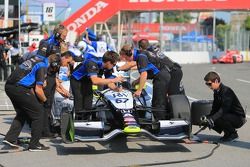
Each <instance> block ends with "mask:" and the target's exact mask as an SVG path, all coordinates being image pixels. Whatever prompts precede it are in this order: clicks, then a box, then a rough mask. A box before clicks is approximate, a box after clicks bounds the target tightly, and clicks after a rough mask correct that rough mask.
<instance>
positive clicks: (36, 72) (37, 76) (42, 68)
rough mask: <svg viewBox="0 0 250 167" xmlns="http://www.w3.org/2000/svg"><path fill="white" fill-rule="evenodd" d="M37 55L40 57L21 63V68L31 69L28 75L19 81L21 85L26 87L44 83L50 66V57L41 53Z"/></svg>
mask: <svg viewBox="0 0 250 167" xmlns="http://www.w3.org/2000/svg"><path fill="white" fill-rule="evenodd" d="M36 57H38V58H39V59H35V58H32V59H29V60H26V61H25V62H23V63H22V64H21V65H19V68H20V69H23V70H30V72H29V73H28V74H27V75H25V76H24V77H23V78H22V79H21V80H19V81H18V82H17V83H18V84H19V85H22V86H25V87H34V85H43V83H44V81H45V79H46V75H47V68H48V66H49V63H48V58H46V57H43V56H39V55H36ZM31 66H32V67H31ZM30 67H31V69H30Z"/></svg>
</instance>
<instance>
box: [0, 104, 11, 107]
mask: <svg viewBox="0 0 250 167" xmlns="http://www.w3.org/2000/svg"><path fill="white" fill-rule="evenodd" d="M12 106H13V105H9V104H7V103H5V104H0V107H12Z"/></svg>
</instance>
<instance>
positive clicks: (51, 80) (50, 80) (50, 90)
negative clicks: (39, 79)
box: [42, 75, 56, 136]
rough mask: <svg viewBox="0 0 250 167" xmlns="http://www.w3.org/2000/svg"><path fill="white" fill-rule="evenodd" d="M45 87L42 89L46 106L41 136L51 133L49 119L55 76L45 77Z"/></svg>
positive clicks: (54, 88)
mask: <svg viewBox="0 0 250 167" xmlns="http://www.w3.org/2000/svg"><path fill="white" fill-rule="evenodd" d="M46 81H47V85H46V87H45V89H44V94H45V96H46V98H47V101H48V102H47V103H48V105H47V106H46V107H44V115H43V131H42V134H43V135H45V136H46V135H48V134H49V133H51V129H50V117H51V108H52V104H53V102H54V95H55V91H56V75H47V79H46Z"/></svg>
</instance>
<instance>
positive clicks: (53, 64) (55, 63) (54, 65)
mask: <svg viewBox="0 0 250 167" xmlns="http://www.w3.org/2000/svg"><path fill="white" fill-rule="evenodd" d="M50 66H51V67H53V68H54V67H59V66H60V62H58V61H54V62H51V63H50Z"/></svg>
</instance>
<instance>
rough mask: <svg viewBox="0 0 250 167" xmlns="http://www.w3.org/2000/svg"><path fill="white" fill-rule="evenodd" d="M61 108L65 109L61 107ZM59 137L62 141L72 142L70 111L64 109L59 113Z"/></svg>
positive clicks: (72, 132) (72, 126) (72, 129)
mask: <svg viewBox="0 0 250 167" xmlns="http://www.w3.org/2000/svg"><path fill="white" fill-rule="evenodd" d="M63 110H65V109H64V108H63ZM60 128H61V137H62V140H63V142H64V143H71V142H74V135H75V134H74V133H75V132H74V122H73V116H72V113H71V112H68V111H65V112H62V114H61V125H60Z"/></svg>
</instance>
